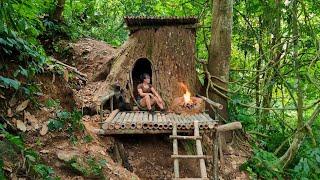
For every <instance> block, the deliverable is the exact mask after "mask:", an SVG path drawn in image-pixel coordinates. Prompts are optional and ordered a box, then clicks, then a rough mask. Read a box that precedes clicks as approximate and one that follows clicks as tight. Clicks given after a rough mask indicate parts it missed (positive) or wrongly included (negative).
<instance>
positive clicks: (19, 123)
mask: <svg viewBox="0 0 320 180" xmlns="http://www.w3.org/2000/svg"><path fill="white" fill-rule="evenodd" d="M17 128H18V129H19V130H21V131H22V132H26V130H27V127H26V125H25V124H24V123H23V121H21V120H17Z"/></svg>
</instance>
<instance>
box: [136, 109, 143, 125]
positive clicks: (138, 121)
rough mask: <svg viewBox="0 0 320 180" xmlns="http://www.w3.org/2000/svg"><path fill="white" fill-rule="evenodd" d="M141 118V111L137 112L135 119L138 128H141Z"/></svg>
mask: <svg viewBox="0 0 320 180" xmlns="http://www.w3.org/2000/svg"><path fill="white" fill-rule="evenodd" d="M142 118H143V112H139V115H138V119H137V128H138V129H142Z"/></svg>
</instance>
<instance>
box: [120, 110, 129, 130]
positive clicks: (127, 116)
mask: <svg viewBox="0 0 320 180" xmlns="http://www.w3.org/2000/svg"><path fill="white" fill-rule="evenodd" d="M129 116H130V113H129V112H126V115H125V116H124V119H123V121H122V122H121V129H126V128H128V127H129V128H130V125H129V123H128V119H129Z"/></svg>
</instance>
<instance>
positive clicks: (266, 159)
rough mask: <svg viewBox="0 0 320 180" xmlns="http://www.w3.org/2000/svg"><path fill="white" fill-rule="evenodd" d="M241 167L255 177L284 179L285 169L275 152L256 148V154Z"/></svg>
mask: <svg viewBox="0 0 320 180" xmlns="http://www.w3.org/2000/svg"><path fill="white" fill-rule="evenodd" d="M241 168H242V169H243V170H246V171H248V172H249V174H250V176H252V177H255V178H263V179H274V178H276V179H283V169H282V166H281V165H280V164H279V159H278V158H277V157H276V156H275V155H274V154H272V153H269V152H267V151H263V150H260V149H254V156H253V157H251V158H250V159H249V160H248V161H247V162H246V163H244V164H243V165H242V166H241Z"/></svg>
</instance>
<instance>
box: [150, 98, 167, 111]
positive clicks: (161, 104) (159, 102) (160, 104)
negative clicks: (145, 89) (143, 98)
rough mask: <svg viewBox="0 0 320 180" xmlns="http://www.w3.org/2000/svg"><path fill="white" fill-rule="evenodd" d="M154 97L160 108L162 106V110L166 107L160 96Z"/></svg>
mask: <svg viewBox="0 0 320 180" xmlns="http://www.w3.org/2000/svg"><path fill="white" fill-rule="evenodd" d="M152 99H154V101H155V102H156V103H157V105H158V106H159V108H160V109H161V110H163V109H164V105H163V103H162V102H161V101H160V100H159V98H157V97H154V98H152Z"/></svg>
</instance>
